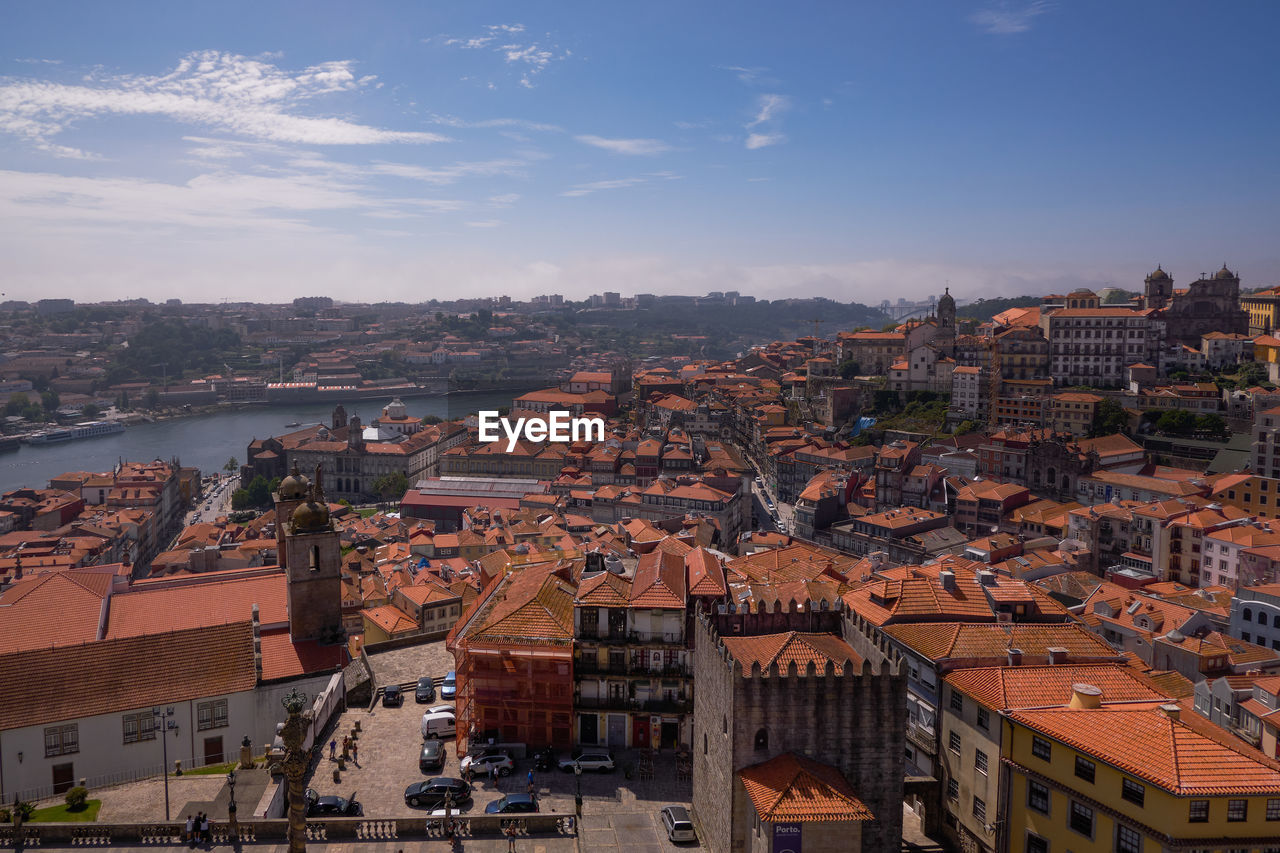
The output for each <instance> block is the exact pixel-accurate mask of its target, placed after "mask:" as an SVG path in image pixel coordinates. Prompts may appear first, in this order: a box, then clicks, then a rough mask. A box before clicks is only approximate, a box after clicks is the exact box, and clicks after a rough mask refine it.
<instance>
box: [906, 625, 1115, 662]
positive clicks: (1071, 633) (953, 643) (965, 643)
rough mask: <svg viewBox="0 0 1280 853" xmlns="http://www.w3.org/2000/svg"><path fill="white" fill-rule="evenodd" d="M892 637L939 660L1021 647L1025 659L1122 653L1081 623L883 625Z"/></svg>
mask: <svg viewBox="0 0 1280 853" xmlns="http://www.w3.org/2000/svg"><path fill="white" fill-rule="evenodd" d="M881 630H883V631H884V632H885V633H886V634H888V635H889V637H890V638H892V639H894V640H896V641H898V642H899V643H901V644H902V645H904V646H906V647H907V648H909V649H911V650H912V651H914V652H916V653H917V654H919V655H921V656H923V657H926V658H929V659H930V660H934V661H938V660H944V659H951V660H984V659H995V660H999V659H1002V658H1005V657H1006V655H1007V653H1008V650H1009V649H1011V648H1013V649H1021V650H1022V655H1023V658H1022V659H1023V661H1024V663H1025V662H1030V661H1031V660H1032V659H1035V658H1047V656H1048V649H1050V648H1063V649H1066V650H1067V659H1068V660H1071V661H1075V660H1082V659H1083V660H1095V661H1096V660H1108V659H1111V660H1115V659H1118V658H1119V656H1120V653H1119V652H1117V651H1116V650H1115V649H1114V648H1112V647H1111V645H1110V644H1109V643H1107V641H1106V640H1104V639H1102V638H1101V637H1099V636H1098V635H1097V634H1094V633H1093V632H1091V631H1088V630H1085V629H1084V628H1083V627H1081V626H1080V625H1076V624H1065V625H1028V624H1018V625H999V624H994V625H993V624H989V623H988V624H980V623H978V624H975V623H962V622H933V623H917V624H914V625H889V626H886V627H885V628H883V629H881Z"/></svg>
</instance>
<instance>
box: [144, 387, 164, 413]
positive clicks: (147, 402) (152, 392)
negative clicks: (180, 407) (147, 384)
mask: <svg viewBox="0 0 1280 853" xmlns="http://www.w3.org/2000/svg"><path fill="white" fill-rule="evenodd" d="M142 408H144V409H146V410H147V411H149V412H155V411H159V409H160V392H159V391H157V390H156V389H155V388H148V389H147V393H146V395H145V396H143V398H142Z"/></svg>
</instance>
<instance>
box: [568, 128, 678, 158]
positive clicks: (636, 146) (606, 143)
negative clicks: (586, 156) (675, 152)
mask: <svg viewBox="0 0 1280 853" xmlns="http://www.w3.org/2000/svg"><path fill="white" fill-rule="evenodd" d="M574 139H576V140H578V141H579V142H581V143H583V144H585V145H593V146H595V147H596V148H603V149H604V150H606V151H612V152H613V153H614V154H636V155H642V156H650V157H651V156H653V155H655V154H662V153H664V152H666V151H670V150H671V146H670V145H668V144H667V143H665V142H663V141H662V140H661V139H606V138H605V137H603V136H594V135H591V134H583V135H581V136H575V137H574Z"/></svg>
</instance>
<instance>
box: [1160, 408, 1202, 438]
mask: <svg viewBox="0 0 1280 853" xmlns="http://www.w3.org/2000/svg"><path fill="white" fill-rule="evenodd" d="M1195 424H1196V419H1195V417H1194V416H1193V415H1192V414H1191V413H1190V412H1188V411H1184V410H1183V409H1174V410H1172V411H1169V412H1165V413H1164V414H1162V415H1161V416H1160V419H1159V420H1157V421H1156V429H1157V430H1159V431H1160V432H1162V433H1164V434H1165V435H1186V434H1187V433H1189V432H1191V431H1192V430H1193V429H1195Z"/></svg>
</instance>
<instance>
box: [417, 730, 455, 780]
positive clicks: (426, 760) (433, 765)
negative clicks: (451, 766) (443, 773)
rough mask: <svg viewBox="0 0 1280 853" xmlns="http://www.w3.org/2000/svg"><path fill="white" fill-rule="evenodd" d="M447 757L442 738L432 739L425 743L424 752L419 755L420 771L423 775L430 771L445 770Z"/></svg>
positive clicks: (423, 744)
mask: <svg viewBox="0 0 1280 853" xmlns="http://www.w3.org/2000/svg"><path fill="white" fill-rule="evenodd" d="M447 757H448V754H447V752H446V751H445V748H444V741H442V740H441V739H440V738H430V739H429V740H426V741H423V743H422V752H420V753H418V769H419V770H421V771H422V772H423V773H426V772H427V771H428V770H443V769H444V760H445V758H447Z"/></svg>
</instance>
